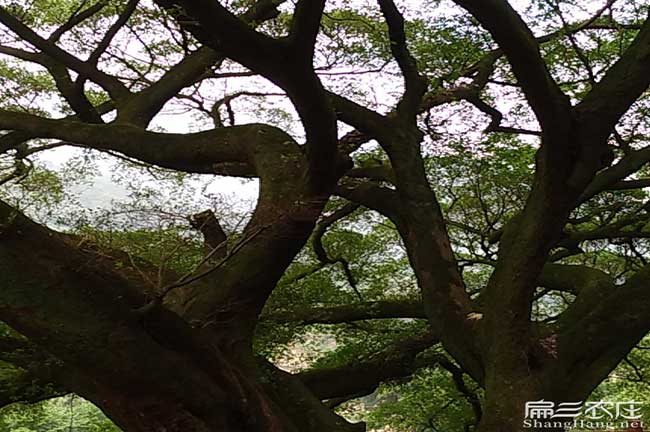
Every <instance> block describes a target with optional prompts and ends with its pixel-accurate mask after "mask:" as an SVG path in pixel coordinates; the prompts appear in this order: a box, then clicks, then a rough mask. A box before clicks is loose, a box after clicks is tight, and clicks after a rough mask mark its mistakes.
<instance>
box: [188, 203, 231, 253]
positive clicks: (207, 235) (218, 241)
mask: <svg viewBox="0 0 650 432" xmlns="http://www.w3.org/2000/svg"><path fill="white" fill-rule="evenodd" d="M188 219H189V222H190V225H192V227H193V228H194V229H196V230H198V231H200V232H201V234H203V239H204V241H205V246H206V250H208V251H212V250H214V249H217V248H219V249H220V250H219V251H218V252H217V254H216V255H215V254H213V256H215V257H216V258H223V256H224V255H225V254H226V239H227V236H226V233H225V232H224V230H223V228H222V227H221V224H220V223H219V220H218V219H217V217H216V216H215V214H214V212H213V211H212V210H205V211H202V212H200V213H196V214H194V215H191V216H190V217H189V218H188Z"/></svg>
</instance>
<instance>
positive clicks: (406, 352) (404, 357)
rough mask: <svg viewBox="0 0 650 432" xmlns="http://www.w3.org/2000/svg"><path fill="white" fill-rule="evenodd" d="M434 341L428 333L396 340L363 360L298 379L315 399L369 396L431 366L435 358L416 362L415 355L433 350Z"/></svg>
mask: <svg viewBox="0 0 650 432" xmlns="http://www.w3.org/2000/svg"><path fill="white" fill-rule="evenodd" d="M436 342H437V339H436V338H435V337H434V336H433V335H431V334H430V333H426V334H421V335H417V336H414V337H411V338H407V339H404V340H400V341H397V342H395V343H394V344H392V345H390V346H388V347H387V348H385V349H384V350H382V351H380V352H378V353H376V354H374V355H372V356H370V357H368V358H365V359H361V360H357V361H355V362H353V363H350V364H348V365H345V366H341V367H338V368H327V369H326V368H322V369H315V370H308V371H305V372H301V373H299V374H297V376H298V378H300V380H301V381H302V382H303V383H305V385H306V386H307V387H308V388H309V389H310V390H311V391H312V392H313V393H314V394H315V395H316V396H317V397H318V398H319V399H321V400H322V399H330V398H336V397H341V396H348V395H359V394H361V395H363V394H369V393H372V392H373V391H374V390H375V389H376V388H377V386H378V385H379V384H381V383H382V382H383V381H388V380H391V379H395V378H402V377H405V376H409V375H411V374H413V372H415V371H416V370H417V369H419V368H421V367H424V366H432V365H434V364H435V363H436V362H437V360H438V357H437V356H435V355H434V356H433V361H431V358H429V357H424V358H422V359H421V360H420V359H418V354H419V353H420V352H422V351H424V350H426V349H427V348H429V347H431V346H433V345H434V344H435V343H436Z"/></svg>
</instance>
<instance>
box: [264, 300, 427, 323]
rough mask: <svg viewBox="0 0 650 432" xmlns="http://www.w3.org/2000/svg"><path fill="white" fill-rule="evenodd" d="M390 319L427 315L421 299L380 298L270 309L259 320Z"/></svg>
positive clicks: (341, 320) (328, 320) (344, 321)
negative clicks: (318, 305) (332, 304)
mask: <svg viewBox="0 0 650 432" xmlns="http://www.w3.org/2000/svg"><path fill="white" fill-rule="evenodd" d="M391 318H426V316H425V314H424V306H423V305H422V302H421V301H413V300H380V301H372V302H362V303H351V304H349V305H341V306H331V307H308V308H300V309H292V310H286V311H285V310H283V311H273V312H270V313H267V314H264V315H262V317H261V319H262V320H267V321H275V322H294V323H300V324H304V325H308V324H341V323H346V322H352V321H360V320H371V319H391Z"/></svg>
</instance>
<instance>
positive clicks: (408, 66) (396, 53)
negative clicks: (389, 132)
mask: <svg viewBox="0 0 650 432" xmlns="http://www.w3.org/2000/svg"><path fill="white" fill-rule="evenodd" d="M377 2H378V3H379V7H380V9H381V12H382V14H383V15H384V19H385V20H386V24H387V25H388V38H389V39H390V50H391V52H392V54H393V57H394V58H395V60H396V61H397V64H398V65H399V68H400V70H401V71H402V75H403V76H404V88H405V90H404V95H403V96H402V99H401V100H400V101H399V103H398V104H397V112H398V113H401V114H403V115H404V117H405V119H408V120H409V121H413V122H414V121H415V115H416V114H417V110H418V107H419V105H420V102H421V100H422V97H423V96H424V93H425V92H426V90H427V79H426V77H424V76H422V75H420V72H419V71H418V66H417V61H416V60H415V58H413V56H412V55H411V53H410V51H409V49H408V45H407V41H406V33H405V32H404V17H403V16H402V14H401V13H400V11H399V10H398V9H397V6H396V5H395V2H393V0H377Z"/></svg>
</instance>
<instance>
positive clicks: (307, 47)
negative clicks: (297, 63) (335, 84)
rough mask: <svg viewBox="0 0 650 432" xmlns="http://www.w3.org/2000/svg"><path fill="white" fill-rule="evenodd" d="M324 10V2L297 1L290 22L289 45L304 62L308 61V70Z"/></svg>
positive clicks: (323, 0) (311, 0)
mask: <svg viewBox="0 0 650 432" xmlns="http://www.w3.org/2000/svg"><path fill="white" fill-rule="evenodd" d="M324 8H325V0H299V1H298V4H296V9H295V12H294V14H293V20H292V21H291V29H290V31H289V38H290V39H291V45H292V46H293V49H294V50H296V51H297V53H298V54H299V55H300V56H303V57H304V59H305V61H309V63H310V66H309V67H310V68H311V61H312V57H313V55H314V45H315V44H316V37H317V36H318V30H319V28H320V21H321V17H322V15H323V9H324Z"/></svg>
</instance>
